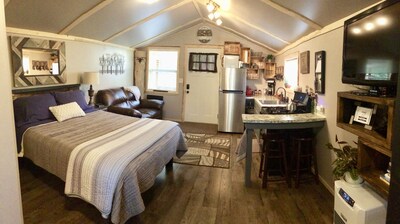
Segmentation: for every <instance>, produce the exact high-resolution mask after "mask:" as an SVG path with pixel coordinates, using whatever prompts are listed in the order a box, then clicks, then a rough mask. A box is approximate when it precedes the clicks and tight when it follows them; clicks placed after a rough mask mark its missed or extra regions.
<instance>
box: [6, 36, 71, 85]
mask: <svg viewBox="0 0 400 224" xmlns="http://www.w3.org/2000/svg"><path fill="white" fill-rule="evenodd" d="M10 46H11V49H10V50H11V61H12V72H13V77H14V87H27V86H37V85H53V84H63V83H65V82H66V81H67V75H66V72H65V71H66V56H65V42H63V41H53V40H45V39H38V38H29V37H19V36H11V37H10Z"/></svg>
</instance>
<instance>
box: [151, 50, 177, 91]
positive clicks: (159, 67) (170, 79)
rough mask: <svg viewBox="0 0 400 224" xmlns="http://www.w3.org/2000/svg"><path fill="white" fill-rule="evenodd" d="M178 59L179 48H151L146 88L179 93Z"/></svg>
mask: <svg viewBox="0 0 400 224" xmlns="http://www.w3.org/2000/svg"><path fill="white" fill-rule="evenodd" d="M178 60H179V49H178V48H157V49H154V48H153V49H149V51H148V69H147V88H146V90H147V91H162V92H172V93H177V80H178Z"/></svg>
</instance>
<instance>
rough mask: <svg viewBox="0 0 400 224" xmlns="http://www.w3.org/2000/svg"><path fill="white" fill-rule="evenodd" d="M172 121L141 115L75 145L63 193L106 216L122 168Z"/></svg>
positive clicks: (158, 136)
mask: <svg viewBox="0 0 400 224" xmlns="http://www.w3.org/2000/svg"><path fill="white" fill-rule="evenodd" d="M176 125H177V124H176V123H175V122H170V121H161V120H153V119H141V120H139V121H137V122H135V123H132V124H129V125H127V126H125V127H123V128H120V129H117V130H115V131H113V132H110V133H108V134H106V135H103V136H100V137H97V138H95V139H92V140H90V141H87V142H85V143H82V144H80V145H78V146H77V147H75V149H74V150H73V151H72V153H71V156H70V158H69V163H68V170H67V179H66V181H65V194H66V195H69V196H74V197H79V198H82V199H83V200H85V201H87V202H89V203H91V204H93V205H94V206H96V208H97V209H98V210H99V211H100V212H101V213H102V215H103V217H105V218H107V217H108V215H109V214H110V213H111V205H112V198H113V195H114V191H115V187H116V185H117V182H118V179H119V178H120V176H121V173H122V171H123V170H124V168H125V167H126V166H127V165H128V163H129V162H130V161H131V160H133V159H134V158H136V157H137V156H138V155H140V154H141V153H143V152H144V151H145V150H146V149H147V148H149V147H150V146H151V145H152V144H153V143H154V141H157V140H158V139H160V138H161V137H162V136H163V135H164V134H166V133H167V132H168V131H169V130H171V129H172V128H173V127H174V126H176Z"/></svg>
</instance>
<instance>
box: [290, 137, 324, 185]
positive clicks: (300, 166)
mask: <svg viewBox="0 0 400 224" xmlns="http://www.w3.org/2000/svg"><path fill="white" fill-rule="evenodd" d="M291 142H292V149H293V150H292V151H291V154H292V158H291V167H292V168H291V170H293V163H295V164H296V167H295V170H294V171H295V177H294V178H295V188H298V187H299V182H300V179H305V178H304V177H301V171H303V172H304V171H308V172H309V173H311V174H312V171H311V167H312V166H313V165H314V174H313V175H312V176H313V177H314V179H315V183H316V184H318V181H319V180H318V165H317V153H316V150H315V147H314V138H313V136H312V134H307V133H306V134H294V135H293V137H291Z"/></svg>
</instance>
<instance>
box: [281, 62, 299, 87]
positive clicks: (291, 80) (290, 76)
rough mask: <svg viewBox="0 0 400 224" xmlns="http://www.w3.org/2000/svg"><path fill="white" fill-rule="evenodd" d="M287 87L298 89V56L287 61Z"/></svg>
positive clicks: (285, 71)
mask: <svg viewBox="0 0 400 224" xmlns="http://www.w3.org/2000/svg"><path fill="white" fill-rule="evenodd" d="M284 74H285V75H284V77H285V87H286V88H297V86H298V77H299V57H298V55H297V54H296V55H292V56H289V57H287V58H286V59H285V69H284Z"/></svg>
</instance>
